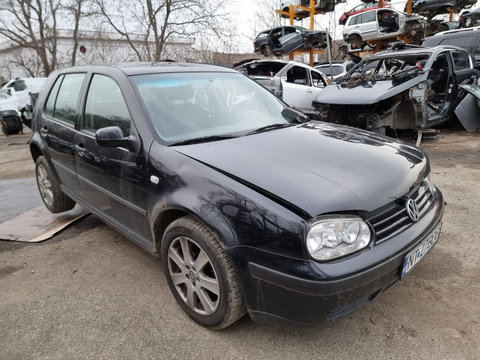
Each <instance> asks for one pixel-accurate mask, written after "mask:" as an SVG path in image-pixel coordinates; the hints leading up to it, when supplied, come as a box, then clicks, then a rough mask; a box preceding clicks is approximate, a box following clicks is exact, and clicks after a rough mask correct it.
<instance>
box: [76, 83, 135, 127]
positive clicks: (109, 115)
mask: <svg viewBox="0 0 480 360" xmlns="http://www.w3.org/2000/svg"><path fill="white" fill-rule="evenodd" d="M130 122H131V120H130V113H129V112H128V108H127V104H126V103H125V99H124V98H123V95H122V92H121V90H120V87H119V86H118V85H117V83H116V82H115V81H114V80H113V79H111V78H109V77H108V76H104V75H98V74H95V75H94V76H93V79H92V82H91V83H90V87H89V89H88V95H87V102H86V104H85V117H84V124H83V128H84V129H85V130H88V131H91V132H96V131H97V130H98V129H100V128H103V127H107V126H118V127H119V128H120V129H122V131H123V135H124V136H128V135H130Z"/></svg>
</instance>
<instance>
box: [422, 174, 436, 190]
mask: <svg viewBox="0 0 480 360" xmlns="http://www.w3.org/2000/svg"><path fill="white" fill-rule="evenodd" d="M423 181H424V182H425V184H427V186H428V190H430V193H431V194H432V195H433V194H435V185H433V182H432V179H430V174H429V175H428V176H427V177H426V178H425V180H423Z"/></svg>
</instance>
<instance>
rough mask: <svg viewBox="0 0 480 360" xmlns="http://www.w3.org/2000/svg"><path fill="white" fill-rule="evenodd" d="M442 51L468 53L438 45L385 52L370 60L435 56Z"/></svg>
mask: <svg viewBox="0 0 480 360" xmlns="http://www.w3.org/2000/svg"><path fill="white" fill-rule="evenodd" d="M442 50H457V51H458V50H459V51H463V52H467V51H466V50H465V49H464V48H461V47H459V46H454V45H438V46H435V47H421V46H419V47H417V48H410V49H403V50H384V51H381V52H379V53H377V54H375V55H372V56H371V57H369V58H368V59H376V58H383V57H387V56H401V55H417V54H426V53H430V54H433V53H435V52H440V51H442Z"/></svg>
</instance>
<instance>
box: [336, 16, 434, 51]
mask: <svg viewBox="0 0 480 360" xmlns="http://www.w3.org/2000/svg"><path fill="white" fill-rule="evenodd" d="M426 24H427V23H426V21H425V20H424V19H423V18H422V17H420V16H417V15H408V14H405V13H403V12H401V11H398V10H395V9H383V8H382V9H375V10H369V11H365V12H362V13H360V14H358V15H353V16H351V17H350V18H349V19H348V20H347V22H346V24H345V26H344V28H343V39H344V40H345V41H346V42H347V43H350V44H351V45H352V48H363V46H364V45H365V43H366V42H367V41H373V40H388V39H396V38H397V37H398V36H406V37H409V38H411V39H412V43H414V44H420V43H421V39H422V36H423V34H424V33H425V28H426Z"/></svg>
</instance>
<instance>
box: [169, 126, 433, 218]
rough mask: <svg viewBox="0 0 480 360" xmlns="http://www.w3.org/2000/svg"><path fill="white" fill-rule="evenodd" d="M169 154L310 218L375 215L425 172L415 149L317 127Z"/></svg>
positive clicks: (367, 135)
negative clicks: (341, 213)
mask: <svg viewBox="0 0 480 360" xmlns="http://www.w3.org/2000/svg"><path fill="white" fill-rule="evenodd" d="M172 149H174V150H175V151H177V152H179V153H181V154H183V155H186V156H188V157H189V158H191V159H193V160H195V161H198V162H200V163H202V164H204V165H206V166H208V167H210V168H212V169H214V170H217V171H218V172H220V173H222V174H224V175H226V176H228V177H230V178H232V179H235V180H237V181H238V182H240V183H242V184H244V185H246V186H247V187H249V188H251V189H253V190H255V191H257V192H259V193H260V194H262V195H264V196H267V197H269V198H271V199H274V200H275V201H277V202H279V203H281V204H283V205H284V206H286V207H287V208H290V209H292V208H295V209H297V211H300V212H301V213H303V214H307V215H308V216H310V217H314V216H316V215H319V214H324V213H332V212H338V211H349V210H365V211H371V210H374V209H377V208H378V207H380V206H383V205H385V204H387V203H390V202H392V201H394V200H395V199H397V198H399V197H401V196H404V195H405V194H406V193H408V192H409V191H410V190H412V187H413V186H415V185H416V184H418V183H419V182H421V181H422V180H423V178H424V176H425V175H426V173H427V172H428V171H429V165H428V160H427V158H426V156H425V155H424V153H423V151H422V150H420V149H418V148H416V147H413V146H411V145H408V144H406V143H402V142H398V141H396V140H395V139H390V138H386V137H382V136H380V135H378V134H373V133H369V132H365V131H362V130H358V129H352V128H348V127H344V126H336V125H331V124H327V123H323V122H319V121H311V122H308V123H305V124H301V125H294V126H291V127H288V128H284V129H277V130H272V131H267V132H262V133H257V134H252V135H246V136H241V137H238V138H234V139H228V140H221V141H214V142H208V143H201V144H192V145H181V146H174V147H173V148H172Z"/></svg>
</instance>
